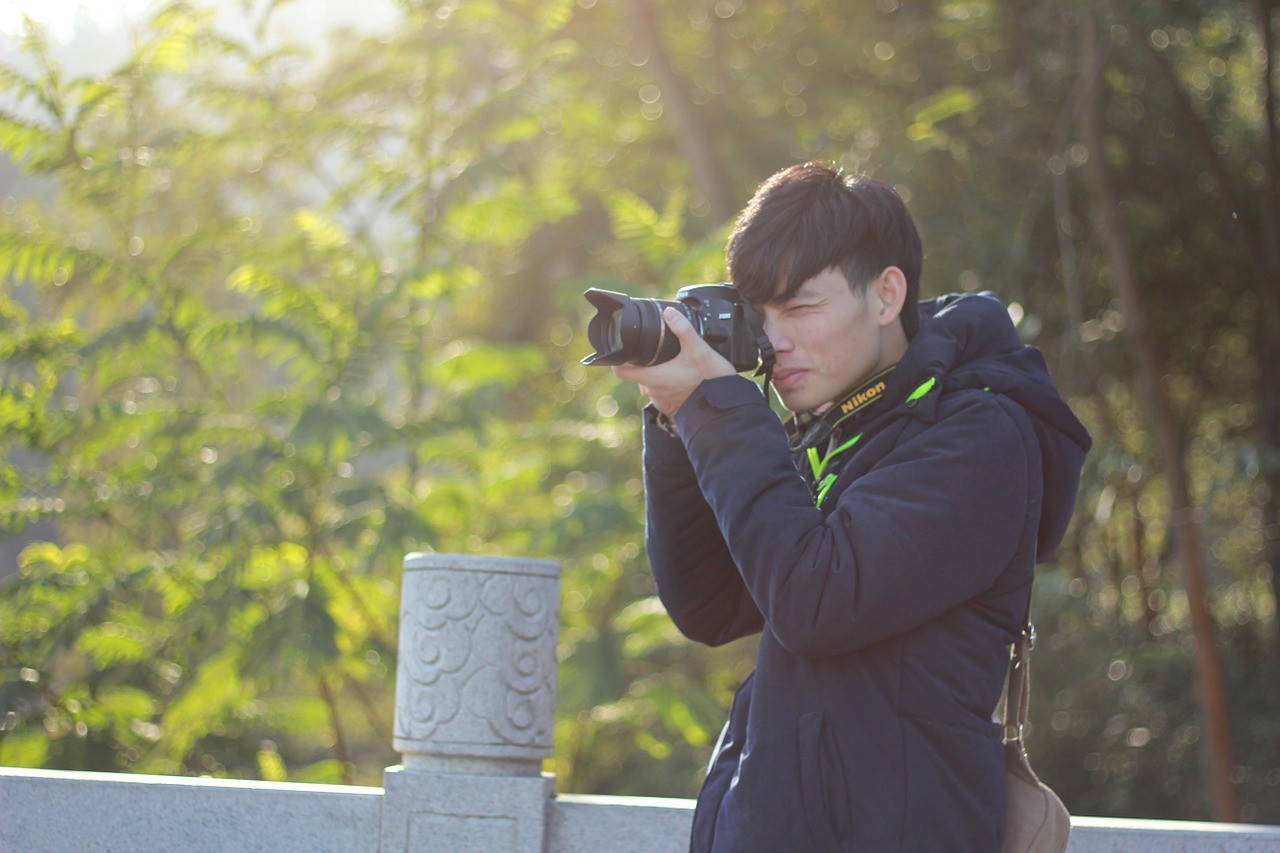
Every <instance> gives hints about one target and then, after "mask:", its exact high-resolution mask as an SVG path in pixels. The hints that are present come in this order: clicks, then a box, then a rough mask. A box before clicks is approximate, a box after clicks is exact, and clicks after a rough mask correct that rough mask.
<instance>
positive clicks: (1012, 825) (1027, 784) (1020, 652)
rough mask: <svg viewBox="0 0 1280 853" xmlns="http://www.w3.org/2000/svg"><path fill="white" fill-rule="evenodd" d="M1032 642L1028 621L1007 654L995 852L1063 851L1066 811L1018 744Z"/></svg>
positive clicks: (1067, 828) (1068, 820) (1023, 723)
mask: <svg viewBox="0 0 1280 853" xmlns="http://www.w3.org/2000/svg"><path fill="white" fill-rule="evenodd" d="M1035 642H1036V629H1035V628H1034V627H1033V626H1032V625H1031V623H1030V622H1028V623H1027V624H1026V625H1025V627H1024V628H1023V629H1022V634H1021V635H1019V637H1018V639H1017V641H1016V642H1015V643H1014V644H1013V650H1012V652H1011V653H1010V656H1009V684H1008V687H1007V688H1006V690H1005V704H1004V786H1005V817H1004V843H1003V844H1002V845H1001V846H1000V853H1063V851H1065V850H1066V849H1067V837H1068V836H1069V835H1070V834H1071V814H1070V813H1069V812H1068V811H1067V807H1066V806H1064V805H1063V804H1062V800H1060V799H1058V795H1057V794H1055V793H1054V792H1053V791H1052V790H1051V789H1050V788H1049V786H1048V785H1046V784H1044V783H1043V782H1041V781H1040V779H1039V778H1037V777H1036V774H1035V771H1034V770H1032V769H1031V763H1030V762H1029V761H1027V750H1026V748H1025V747H1024V746H1023V743H1022V735H1023V731H1024V730H1025V728H1026V725H1027V703H1028V700H1029V699H1030V696H1031V672H1030V669H1029V668H1030V665H1031V649H1032V647H1033V646H1035Z"/></svg>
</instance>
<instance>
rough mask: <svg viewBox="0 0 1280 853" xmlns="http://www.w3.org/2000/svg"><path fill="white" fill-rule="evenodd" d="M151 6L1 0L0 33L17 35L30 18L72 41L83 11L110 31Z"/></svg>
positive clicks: (118, 1) (129, 1)
mask: <svg viewBox="0 0 1280 853" xmlns="http://www.w3.org/2000/svg"><path fill="white" fill-rule="evenodd" d="M151 3H152V0H0V33H4V34H6V35H10V36H12V35H17V34H18V33H19V32H21V30H22V17H23V15H27V16H30V17H31V18H33V19H35V20H37V21H39V22H40V23H42V24H44V25H45V26H46V27H48V29H49V33H50V35H52V36H53V38H55V39H57V40H58V41H60V42H68V41H70V40H71V35H72V32H73V30H74V23H75V19H76V12H77V11H78V10H80V9H83V10H84V14H85V15H87V16H88V17H89V18H90V19H91V20H92V21H93V22H94V23H96V24H98V25H99V27H101V28H102V29H110V28H111V27H113V26H114V25H115V24H116V23H117V22H118V21H119V20H120V17H121V15H122V14H124V13H126V12H128V13H130V14H131V15H136V14H137V13H138V11H139V10H141V9H145V8H146V7H147V6H149V5H151Z"/></svg>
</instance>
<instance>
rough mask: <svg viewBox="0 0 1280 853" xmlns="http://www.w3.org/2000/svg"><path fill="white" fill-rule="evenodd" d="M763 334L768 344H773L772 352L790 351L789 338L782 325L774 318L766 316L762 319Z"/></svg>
mask: <svg viewBox="0 0 1280 853" xmlns="http://www.w3.org/2000/svg"><path fill="white" fill-rule="evenodd" d="M764 334H765V337H767V338H768V339H769V343H771V344H773V351H774V352H787V351H789V350H790V349H791V347H792V344H791V336H790V335H788V334H787V333H786V331H785V330H784V329H783V324H782V323H779V322H778V321H777V319H776V318H770V317H769V315H768V314H765V317H764Z"/></svg>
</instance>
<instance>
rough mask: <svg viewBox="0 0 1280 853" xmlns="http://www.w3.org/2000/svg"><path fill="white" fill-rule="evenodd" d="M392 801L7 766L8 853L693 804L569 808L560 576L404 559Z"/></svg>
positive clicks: (209, 846) (1194, 843)
mask: <svg viewBox="0 0 1280 853" xmlns="http://www.w3.org/2000/svg"><path fill="white" fill-rule="evenodd" d="M403 583H404V587H403V595H402V601H401V614H400V655H399V661H398V668H397V671H396V722H395V734H394V743H395V747H396V749H397V750H398V751H400V752H401V753H402V755H403V757H404V760H403V763H402V764H401V765H399V766H397V767H391V768H388V770H387V772H386V775H385V777H384V787H382V788H359V787H345V786H335V785H301V784H289V783H269V782H241V781H231V780H223V779H190V778H182V777H161V776H142V775H132V774H112V773H74V772H62V771H51V770H27V769H19V768H5V767H0V853H10V851H12V852H13V853H41V851H51V853H52V851H67V850H100V851H171V850H181V851H236V853H241V851H263V853H292V851H307V853H313V851H335V853H337V851H342V853H364V852H365V851H367V853H379V851H408V850H413V851H440V853H461V851H471V850H478V851H485V853H506V851H529V853H542V851H547V853H599V851H603V850H609V851H632V850H634V851H643V853H665V851H671V853H679V851H684V850H687V849H688V837H689V826H690V821H691V819H692V814H693V804H692V802H691V801H688V800H664V799H647V798H637V797H588V796H560V797H557V796H556V795H555V780H554V778H553V777H552V776H550V775H548V774H543V773H541V765H542V761H543V759H545V758H547V757H549V756H550V755H551V752H552V731H553V724H554V712H555V679H556V657H555V650H556V636H557V631H558V629H559V609H558V602H559V567H558V566H557V565H556V564H555V563H550V562H546V561H537V560H513V559H499V558H492V557H460V556H442V555H424V554H415V555H410V556H409V557H408V558H406V560H405V572H404V582H403ZM1072 827H1073V830H1072V836H1071V844H1070V847H1069V848H1068V849H1069V850H1070V851H1071V853H1103V851H1134V853H1138V852H1139V851H1141V853H1146V851H1152V853H1154V851H1161V853H1177V851H1187V852H1188V853H1191V851H1196V852H1197V853H1198V852H1199V851H1203V850H1213V851H1222V853H1262V851H1280V827H1254V826H1235V825H1225V824H1204V823H1182V822H1174V821H1131V820H1115V819H1107V818H1075V819H1073V821H1072Z"/></svg>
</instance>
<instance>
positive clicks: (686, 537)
mask: <svg viewBox="0 0 1280 853" xmlns="http://www.w3.org/2000/svg"><path fill="white" fill-rule="evenodd" d="M655 414H656V413H655V411H654V410H653V408H652V407H649V408H647V409H646V410H645V417H644V424H645V425H644V478H645V506H646V513H647V516H646V517H647V522H646V528H645V542H646V547H647V549H648V552H649V565H650V568H651V569H652V571H653V577H654V580H655V581H656V583H657V585H658V597H659V598H660V599H662V603H663V605H664V606H665V607H666V609H667V613H669V614H670V616H671V619H672V621H674V622H675V624H676V627H678V628H679V629H680V631H681V632H682V633H683V634H684V635H685V636H687V637H688V638H689V639H691V640H696V641H698V642H701V643H707V644H708V645H712V646H718V645H722V644H724V643H727V642H729V641H731V640H736V639H738V638H739V637H744V636H747V635H748V634H754V633H756V632H757V631H759V630H760V629H761V627H762V626H763V625H764V618H763V617H762V616H761V615H760V611H759V609H758V608H757V607H756V605H755V602H754V601H753V600H752V598H751V596H750V595H749V594H748V592H747V588H746V585H745V584H744V583H743V581H742V576H741V575H740V574H739V573H738V569H737V567H736V566H735V565H734V562H733V557H732V555H731V554H730V553H729V549H728V547H727V546H726V545H725V542H724V538H723V537H722V536H721V535H720V529H719V528H718V527H717V525H716V519H715V516H714V515H712V513H711V507H710V506H708V505H707V501H706V499H705V498H703V496H702V491H701V489H699V488H698V482H697V480H696V479H695V478H694V474H693V466H692V465H691V464H690V463H689V457H688V455H686V453H685V450H684V446H683V445H682V444H681V443H680V439H678V438H675V437H674V436H671V435H668V434H667V433H666V432H664V431H663V430H662V429H661V428H660V427H659V426H658V425H657V421H656V417H655Z"/></svg>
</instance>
